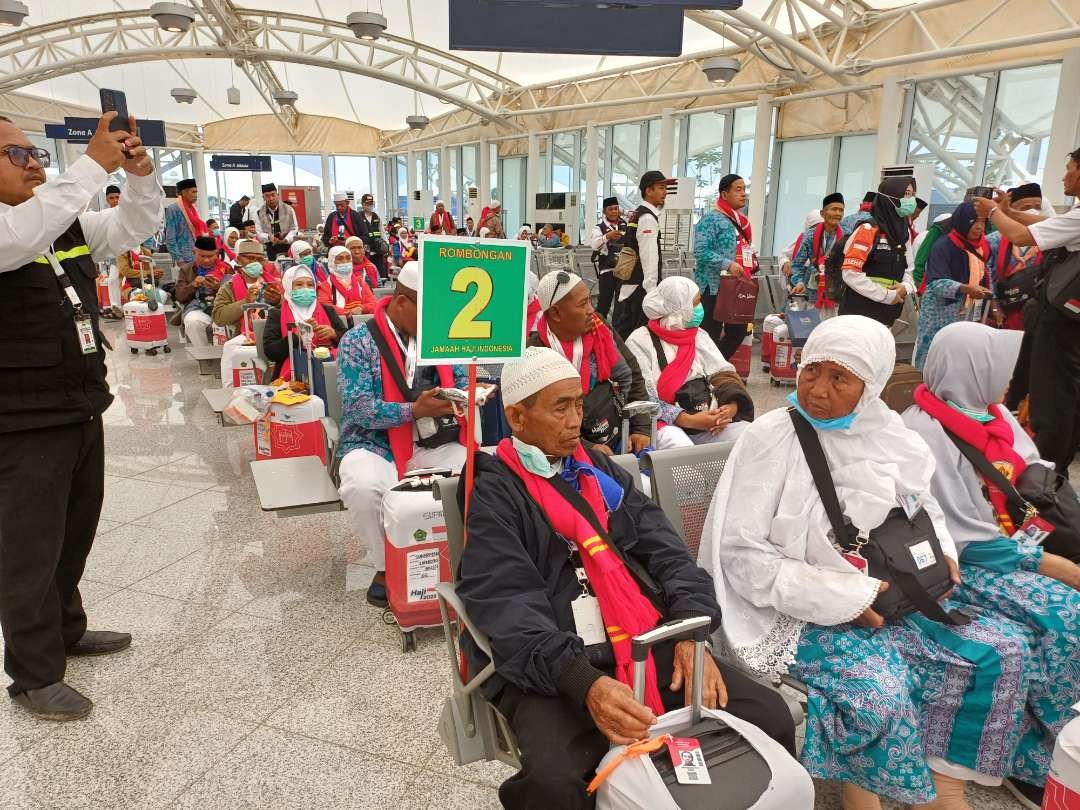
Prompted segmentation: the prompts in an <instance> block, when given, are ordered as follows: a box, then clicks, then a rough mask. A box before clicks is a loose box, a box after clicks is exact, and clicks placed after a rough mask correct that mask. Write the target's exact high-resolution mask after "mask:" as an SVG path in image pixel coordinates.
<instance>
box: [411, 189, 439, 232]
mask: <svg viewBox="0 0 1080 810" xmlns="http://www.w3.org/2000/svg"><path fill="white" fill-rule="evenodd" d="M434 210H435V194H434V192H432V191H430V190H428V189H423V188H418V189H416V190H415V191H414V192H413V193H412V194H410V195H409V224H410V225H412V228H413V230H414V231H416V232H417V233H420V231H426V230H427V226H428V219H429V218H430V217H431V212H432V211H434Z"/></svg>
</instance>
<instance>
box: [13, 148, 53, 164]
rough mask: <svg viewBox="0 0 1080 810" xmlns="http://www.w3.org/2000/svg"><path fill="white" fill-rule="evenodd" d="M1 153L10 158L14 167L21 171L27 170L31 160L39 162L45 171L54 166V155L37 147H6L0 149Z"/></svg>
mask: <svg viewBox="0 0 1080 810" xmlns="http://www.w3.org/2000/svg"><path fill="white" fill-rule="evenodd" d="M0 152H2V153H3V154H5V155H7V156H8V160H10V161H11V165H12V166H15V167H17V168H20V169H25V168H26V167H27V166H28V165H29V164H30V158H33V159H34V160H35V161H37V163H38V165H39V166H41V168H43V169H47V168H49V166H51V165H52V155H50V154H49V150H48V149H40V148H38V147H36V146H31V147H27V146H5V147H4V148H3V149H0Z"/></svg>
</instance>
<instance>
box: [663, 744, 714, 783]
mask: <svg viewBox="0 0 1080 810" xmlns="http://www.w3.org/2000/svg"><path fill="white" fill-rule="evenodd" d="M667 747H668V753H669V754H671V764H672V765H674V766H675V779H676V780H678V782H679V784H680V785H711V784H712V779H710V778H709V766H708V765H706V764H705V754H703V753H702V751H701V742H700V741H698V740H695V739H692V738H689V737H672V738H671V739H670V740H668V744H667Z"/></svg>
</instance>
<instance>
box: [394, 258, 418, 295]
mask: <svg viewBox="0 0 1080 810" xmlns="http://www.w3.org/2000/svg"><path fill="white" fill-rule="evenodd" d="M397 283H398V284H400V285H401V286H402V287H408V288H409V289H410V290H418V289H420V263H419V262H415V261H413V262H405V266H404V267H402V268H401V272H399V273H398V275H397Z"/></svg>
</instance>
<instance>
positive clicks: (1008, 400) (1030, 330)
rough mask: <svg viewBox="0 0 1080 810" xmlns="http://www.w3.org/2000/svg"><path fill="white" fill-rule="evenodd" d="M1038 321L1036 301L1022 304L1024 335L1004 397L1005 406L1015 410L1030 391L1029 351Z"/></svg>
mask: <svg viewBox="0 0 1080 810" xmlns="http://www.w3.org/2000/svg"><path fill="white" fill-rule="evenodd" d="M1038 321H1039V304H1038V301H1035V300H1031V301H1028V302H1027V303H1026V304H1024V337H1023V339H1022V340H1021V341H1020V354H1019V355H1017V357H1016V365H1015V366H1014V367H1013V375H1012V380H1011V381H1010V382H1009V393H1008V395H1007V396H1006V397H1005V407H1006V408H1008V409H1009V410H1010V411H1015V410H1016V409H1017V408H1019V407H1020V403H1021V402H1023V401H1024V397H1026V396H1027V395H1028V394H1029V393H1031V352H1032V348H1033V347H1034V345H1035V326H1036V324H1037V323H1038Z"/></svg>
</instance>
